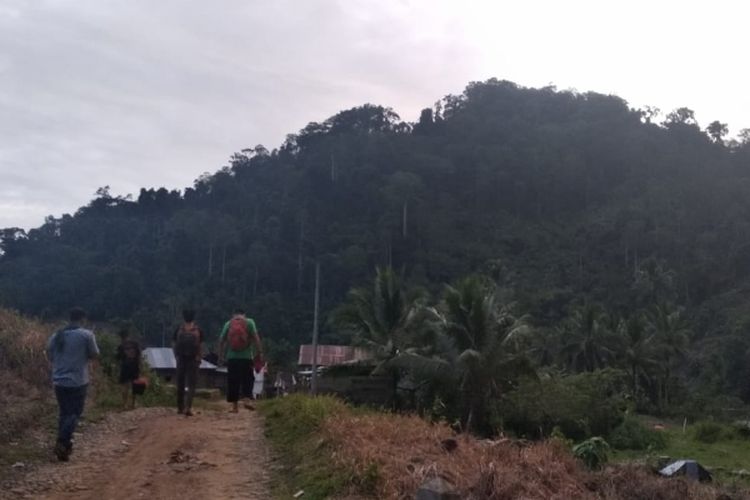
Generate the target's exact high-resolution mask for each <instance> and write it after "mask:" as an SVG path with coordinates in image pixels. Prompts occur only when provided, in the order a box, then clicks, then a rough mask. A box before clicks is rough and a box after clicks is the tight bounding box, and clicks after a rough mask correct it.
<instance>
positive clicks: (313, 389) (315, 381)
mask: <svg viewBox="0 0 750 500" xmlns="http://www.w3.org/2000/svg"><path fill="white" fill-rule="evenodd" d="M319 304H320V262H315V312H314V313H313V338H312V349H313V359H312V379H311V381H310V392H311V393H312V395H313V396H315V395H316V394H317V393H318V305H319Z"/></svg>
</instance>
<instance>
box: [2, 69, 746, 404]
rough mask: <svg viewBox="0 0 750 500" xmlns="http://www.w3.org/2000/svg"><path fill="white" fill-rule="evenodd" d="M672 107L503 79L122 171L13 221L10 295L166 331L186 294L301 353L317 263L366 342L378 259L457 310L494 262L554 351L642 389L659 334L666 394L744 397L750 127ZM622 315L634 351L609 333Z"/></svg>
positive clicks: (331, 336) (331, 306)
mask: <svg viewBox="0 0 750 500" xmlns="http://www.w3.org/2000/svg"><path fill="white" fill-rule="evenodd" d="M659 116H660V115H659V113H658V110H655V109H652V108H647V109H631V108H630V107H629V106H628V104H627V102H626V101H624V100H623V99H621V98H619V97H616V96H607V95H601V94H597V93H576V92H571V91H558V90H556V89H555V88H552V87H546V88H540V89H534V88H524V87H521V86H518V85H516V84H514V83H511V82H507V81H498V80H494V79H493V80H489V81H487V82H480V83H472V84H470V85H468V86H467V87H466V89H465V90H464V92H463V93H461V94H460V95H449V96H447V97H445V98H443V99H441V100H440V101H438V102H437V103H436V104H435V105H434V106H433V107H431V108H427V109H424V110H423V111H422V113H421V116H420V118H419V120H418V122H416V123H406V122H403V121H401V119H400V118H399V116H398V115H397V114H396V113H394V112H393V111H392V110H390V109H388V108H384V107H380V106H374V105H364V106H361V107H358V108H353V109H350V110H347V111H343V112H341V113H338V114H337V115H335V116H333V117H331V118H329V119H327V120H325V121H323V122H321V123H311V124H309V125H308V126H307V127H305V128H304V129H303V130H301V131H300V132H299V133H297V134H294V135H289V136H288V137H287V139H286V141H285V142H284V143H283V144H282V145H281V146H280V147H278V148H277V149H274V150H272V151H269V150H268V149H266V148H265V147H263V146H256V147H254V148H252V149H245V150H242V151H241V152H239V153H236V154H234V155H233V156H232V157H231V160H230V164H229V165H228V166H226V167H224V168H222V169H221V170H219V171H217V172H216V173H214V174H204V175H202V176H201V177H200V178H199V179H197V180H196V181H195V183H194V185H193V186H192V187H189V188H186V189H185V190H184V191H178V190H169V189H166V188H160V189H142V190H141V191H140V193H139V194H138V195H137V196H132V197H131V196H124V197H123V196H112V195H111V194H110V192H109V188H108V187H103V188H101V189H100V190H99V191H97V193H96V195H95V197H94V199H93V200H92V201H91V202H90V203H89V204H88V205H86V206H84V207H81V208H80V209H79V210H78V211H77V212H76V213H75V214H73V215H67V214H66V215H63V216H62V217H60V218H55V217H48V218H47V219H46V221H45V223H44V224H43V225H42V226H41V227H39V228H36V229H32V230H30V231H28V232H26V231H24V230H22V229H18V228H7V229H4V230H2V232H1V233H0V252H1V255H0V305H3V306H7V307H11V308H15V309H18V310H20V311H22V312H24V313H30V314H34V315H37V316H41V317H43V318H55V317H58V316H61V315H63V314H64V312H65V311H66V310H67V309H68V308H69V307H71V306H73V305H81V306H83V307H85V308H86V309H87V310H88V311H89V312H90V315H91V316H92V317H93V318H95V319H97V320H101V321H107V322H127V323H129V324H131V325H132V327H133V328H135V329H136V330H137V331H138V332H139V333H140V334H141V335H142V337H143V338H144V339H145V340H146V342H147V343H150V344H159V343H161V342H162V341H163V336H164V334H165V332H167V331H168V330H169V329H170V328H171V326H172V325H173V324H174V323H175V322H176V321H177V318H178V316H179V310H180V309H181V308H182V306H183V305H185V304H193V305H194V306H195V307H197V308H198V310H199V315H200V320H201V321H202V322H203V323H204V324H205V325H206V327H207V328H208V329H209V331H210V332H211V336H212V337H215V336H216V334H217V333H218V328H219V325H220V322H221V321H222V320H224V319H225V318H226V317H227V315H228V314H229V313H230V312H231V309H232V308H233V307H234V306H236V305H244V306H245V307H246V308H247V309H248V311H249V313H250V315H252V316H253V317H255V318H256V321H257V323H258V325H259V328H260V331H261V334H262V335H263V336H264V337H265V338H266V340H267V341H268V343H269V349H270V351H271V353H272V355H273V356H275V357H276V361H278V362H285V361H289V360H290V359H293V357H294V354H295V352H296V346H297V345H298V344H299V343H301V342H307V341H308V339H309V337H310V332H311V330H312V305H313V288H314V269H315V263H316V262H319V263H320V265H321V288H320V289H321V305H322V306H321V307H322V313H323V314H322V317H323V318H324V321H323V322H322V331H323V341H324V342H350V341H351V340H352V339H351V338H350V336H351V334H352V332H355V333H356V328H354V327H352V325H354V323H355V322H353V321H348V322H347V320H346V314H344V313H342V310H341V307H340V304H342V303H344V302H346V301H347V292H348V291H349V290H350V289H352V288H359V287H363V286H364V287H371V283H372V280H373V276H375V270H376V268H381V269H386V270H387V269H393V270H394V271H393V273H394V274H395V275H397V276H398V278H399V280H400V283H403V286H404V287H405V288H408V289H409V290H419V293H420V294H421V296H423V297H425V296H426V297H432V298H433V299H432V300H433V303H437V302H439V301H441V300H444V301H445V303H446V304H447V310H448V311H449V312H450V311H451V307H452V306H451V300H453V301H454V302H455V303H454V306H455V307H453V309H454V312H455V310H458V309H460V300H461V299H460V297H458V296H457V295H455V294H459V295H460V294H461V293H462V287H463V288H464V290H463V292H464V293H468V294H471V293H472V292H471V286H474V285H471V283H472V281H471V279H469V281H466V280H463V281H462V279H463V278H465V277H467V276H471V275H482V276H483V278H482V279H481V280H480V279H478V278H477V279H476V280H474V282H473V283H475V285H476V283H479V282H482V283H484V284H483V285H481V286H482V287H486V283H487V280H489V282H491V283H492V286H493V287H494V288H495V291H494V292H493V293H494V296H496V297H497V299H498V301H502V302H503V303H505V304H513V308H514V311H515V314H516V317H523V318H524V321H525V324H526V325H528V326H529V328H530V329H531V330H533V337H534V339H536V340H535V341H534V342H532V345H531V347H530V352H531V351H533V356H532V358H533V359H534V361H535V363H537V364H539V365H546V366H551V365H559V366H560V367H561V368H562V369H565V370H569V371H571V372H590V371H593V370H597V369H600V368H604V367H606V366H609V365H610V364H612V363H610V362H609V361H608V360H609V359H614V357H615V351H617V352H619V353H620V354H617V356H619V358H618V359H619V360H620V361H618V362H619V363H620V364H621V365H622V366H623V367H625V368H628V369H630V371H631V372H632V377H633V379H634V380H636V382H635V385H637V380H638V379H640V377H641V375H640V370H641V368H643V371H644V375H643V376H644V378H645V377H646V376H645V372H647V371H648V369H647V368H648V366H647V365H648V363H646V362H645V361H644V363H640V361H633V360H634V359H638V360H642V359H645V358H646V354H639V352H640V351H639V349H641V348H643V346H644V345H645V344H644V342H645V340H644V339H646V338H647V337H648V335H650V334H649V333H648V332H652V333H653V332H662V333H661V334H662V335H663V336H667V337H665V338H668V339H670V340H668V341H665V342H664V343H663V346H667V347H668V349H667V348H662V349H661V350H660V351H659V353H661V354H660V355H661V356H662V357H661V358H660V357H658V356H656V355H654V356H655V357H653V359H652V360H651V361H650V363H651V366H652V368H653V366H654V365H661V366H662V369H663V368H664V366H666V367H667V368H666V371H667V373H666V375H665V378H664V380H666V383H664V384H661V385H659V384H656V385H653V386H652V398H651V399H652V401H655V402H656V403H658V402H660V401H661V400H663V399H665V398H666V395H665V394H664V393H663V392H666V391H667V390H668V389H669V387H668V385H669V384H670V383H671V379H672V377H675V379H678V378H679V381H680V382H679V384H678V385H679V387H677V388H673V390H679V388H680V387H681V388H682V393H683V394H684V393H685V388H699V389H696V391H698V390H700V391H702V393H705V394H716V393H721V394H727V395H731V396H734V397H738V398H744V399H745V400H746V401H747V400H748V399H750V368H749V366H750V363H748V361H750V360H749V359H748V357H749V354H750V335H749V334H748V328H749V327H750V131H748V130H746V131H743V132H742V133H740V135H739V137H738V138H737V139H735V140H727V138H726V136H727V126H726V125H725V124H723V123H721V122H720V121H714V122H712V123H711V124H709V125H708V126H707V127H705V128H701V127H700V126H699V125H698V123H696V120H695V118H694V114H693V112H692V111H691V110H690V109H688V108H680V109H677V110H675V111H673V112H671V113H669V114H667V115H666V116H665V117H663V118H658V117H659ZM662 120H663V121H662ZM657 121H659V122H658V123H657ZM390 273H391V272H390V271H383V272H381V273H380V275H379V279H381V281H382V279H384V278H383V276H386V278H388V276H390ZM388 279H392V277H391V278H388ZM446 284H453V285H454V287H451V288H449V289H447V291H446ZM476 286H479V285H476ZM376 288H377V286H376ZM480 288H481V287H480ZM355 295H356V294H355ZM451 297H453V299H451ZM457 297H458V298H457ZM354 299H356V296H355V297H354V298H353V297H352V295H349V299H348V300H349V302H351V301H352V300H354ZM334 310H337V311H339V313H340V314H337V315H331V314H329V313H330V312H331V311H334ZM456 314H457V313H456ZM329 316H330V317H332V318H334V320H330V321H325V318H328V317H329ZM335 317H339V319H340V318H342V317H344V319H343V320H341V319H340V320H339V321H336V320H335ZM350 319H351V318H350ZM641 323H642V324H643V325H644V326H643V327H642V328H641V326H639V325H640V324H641ZM342 325H344V326H346V325H349V326H350V328H344V327H342ZM355 326H356V325H355ZM618 332H620V333H621V342H620V344H618V345H620V347H621V349H620V348H618V349H619V350H618V349H615V347H613V345H614V344H612V343H611V342H610V343H608V342H609V341H608V340H607V339H608V336H611V335H614V334H617V333H618ZM622 332H625V333H622ZM641 332H645V333H641ZM669 335H671V337H669ZM626 338H628V339H630V341H629V343H628V341H626V340H624V339H626ZM615 344H617V343H616V342H615ZM665 349H666V350H665ZM649 359H651V358H649ZM664 360H667V361H664ZM665 363H666V365H665ZM670 369H673V371H674V373H670ZM678 376H679V377H678ZM674 384H677V383H676V382H675V383H674ZM674 384H673V385H674ZM662 391H663V392H662Z"/></svg>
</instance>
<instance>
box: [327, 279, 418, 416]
mask: <svg viewBox="0 0 750 500" xmlns="http://www.w3.org/2000/svg"><path fill="white" fill-rule="evenodd" d="M423 298H424V293H422V292H421V291H418V290H417V291H412V292H408V293H407V292H406V291H405V290H404V288H403V287H402V285H401V280H400V279H399V278H398V276H397V275H396V273H394V272H393V270H392V269H391V268H384V269H380V268H378V269H377V270H376V275H375V280H374V282H373V286H372V288H371V289H369V288H355V289H352V290H351V291H349V295H348V301H347V302H346V303H345V304H343V305H342V306H341V307H339V308H338V309H336V310H335V311H334V312H333V316H332V322H333V323H334V324H335V325H337V326H339V327H341V328H344V329H346V330H349V331H350V332H352V333H353V334H354V335H355V341H356V342H357V343H359V344H360V345H362V346H364V347H366V348H367V349H368V350H369V351H370V353H371V354H372V355H373V356H374V357H375V359H376V361H377V362H378V364H377V366H376V367H375V370H374V373H389V374H390V375H391V377H392V391H393V393H392V397H393V404H394V407H395V405H396V394H397V389H398V381H399V378H400V371H401V370H400V369H399V367H397V366H396V365H395V364H393V363H392V361H393V360H394V359H395V358H396V357H397V356H398V355H399V354H400V353H403V352H405V351H406V350H407V348H409V347H410V345H411V336H412V334H413V333H414V332H416V331H417V329H418V328H419V326H420V323H421V321H422V320H423V319H424V309H423V308H421V307H420V306H421V304H422V299H423Z"/></svg>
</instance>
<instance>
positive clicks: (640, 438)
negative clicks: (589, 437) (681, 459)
mask: <svg viewBox="0 0 750 500" xmlns="http://www.w3.org/2000/svg"><path fill="white" fill-rule="evenodd" d="M609 442H610V444H611V445H612V447H613V448H616V449H619V450H649V449H650V450H663V449H664V448H666V447H667V435H666V434H665V433H664V432H660V431H656V430H653V429H649V428H648V427H646V426H645V425H643V424H642V423H641V422H640V421H639V420H638V419H636V418H635V417H626V418H625V420H623V422H622V423H621V424H620V425H619V426H617V427H616V428H615V429H614V430H613V431H612V433H611V434H610V435H609Z"/></svg>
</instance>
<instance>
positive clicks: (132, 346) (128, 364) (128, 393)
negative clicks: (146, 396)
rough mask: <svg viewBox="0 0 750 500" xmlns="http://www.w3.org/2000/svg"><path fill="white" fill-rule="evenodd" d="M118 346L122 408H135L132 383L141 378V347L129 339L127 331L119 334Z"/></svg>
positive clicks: (117, 357) (117, 356)
mask: <svg viewBox="0 0 750 500" xmlns="http://www.w3.org/2000/svg"><path fill="white" fill-rule="evenodd" d="M120 339H121V340H122V341H121V343H120V345H119V346H117V354H116V355H115V357H116V359H117V361H119V362H120V378H119V380H118V381H119V383H120V385H121V386H122V407H123V408H131V409H132V408H135V391H134V390H133V382H135V381H136V380H138V378H139V377H140V376H141V346H140V345H139V344H138V342H136V341H135V340H132V339H131V338H130V332H128V330H122V331H121V332H120Z"/></svg>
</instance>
